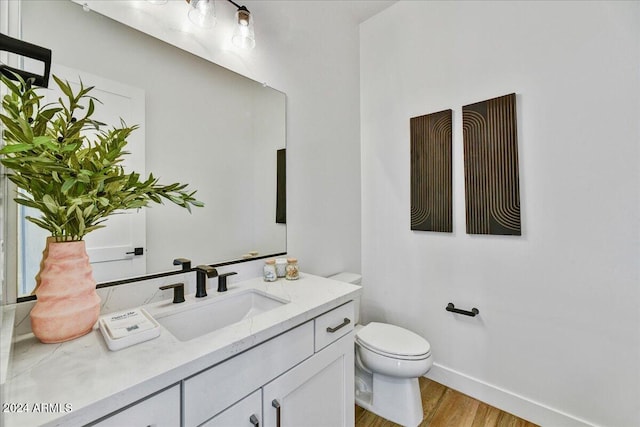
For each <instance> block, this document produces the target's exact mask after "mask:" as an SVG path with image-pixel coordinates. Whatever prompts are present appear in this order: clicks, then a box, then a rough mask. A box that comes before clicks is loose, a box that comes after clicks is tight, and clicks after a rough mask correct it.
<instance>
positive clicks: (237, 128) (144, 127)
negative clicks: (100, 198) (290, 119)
mask: <svg viewBox="0 0 640 427" xmlns="http://www.w3.org/2000/svg"><path fill="white" fill-rule="evenodd" d="M51 16H55V17H56V22H58V24H57V25H58V26H59V28H60V29H61V30H60V31H50V30H48V29H47V28H46V26H42V25H41V23H42V22H46V21H47V20H49V18H50V17H51ZM64 29H68V31H69V32H67V31H65V30H64ZM22 33H23V36H22V38H23V39H24V40H27V41H29V42H31V43H35V44H39V45H41V46H45V47H47V48H50V49H52V51H53V63H54V68H53V69H52V72H53V73H54V74H55V73H57V74H60V75H63V76H64V77H65V78H67V79H68V80H69V81H70V82H72V83H73V81H74V79H76V80H77V79H82V81H83V83H84V84H85V85H95V86H96V93H95V96H96V97H98V98H99V99H100V100H101V101H102V102H103V104H102V105H100V106H99V108H98V113H96V115H98V114H102V116H101V117H102V121H105V122H106V123H109V122H110V121H114V120H117V121H119V119H120V117H121V118H122V119H123V120H125V122H127V124H139V125H140V129H139V130H138V131H136V132H134V139H132V140H130V142H129V151H131V152H132V155H131V156H130V157H131V159H130V162H131V165H129V166H127V167H130V168H131V169H133V170H135V171H137V172H141V171H145V172H146V173H147V174H148V173H150V172H151V173H153V174H154V176H157V177H159V178H160V179H161V181H162V182H183V183H188V184H189V188H191V189H195V190H197V191H198V192H197V193H196V198H197V199H198V200H201V201H202V202H204V203H205V207H204V208H201V209H193V210H192V214H188V213H186V212H185V211H184V210H183V209H180V208H179V207H176V206H171V205H169V204H164V205H155V206H152V207H150V208H147V209H144V210H143V211H141V212H140V213H139V214H138V215H137V216H138V217H137V218H127V215H122V216H119V217H118V218H116V219H115V220H114V219H112V218H110V219H109V220H108V221H107V223H106V224H107V228H105V229H104V230H99V231H96V232H95V236H91V235H89V236H88V239H87V248H88V252H89V253H90V256H91V260H92V263H93V268H94V273H95V278H96V281H98V282H99V283H100V282H107V281H114V280H120V279H124V278H129V277H134V276H140V275H144V274H152V273H159V272H164V271H169V270H176V269H179V267H175V266H173V260H174V259H175V258H180V257H182V258H188V259H191V260H192V263H193V265H196V264H212V263H216V262H223V261H230V260H236V259H242V258H247V257H251V256H263V255H269V254H274V253H281V252H285V251H286V225H285V224H284V223H283V221H282V220H281V219H280V220H278V218H277V215H276V210H277V206H276V205H277V198H278V190H277V176H278V161H277V159H278V157H279V156H278V150H281V149H283V148H284V147H285V95H284V94H283V93H281V92H279V91H276V90H274V89H272V88H269V87H265V86H263V85H262V84H260V83H258V82H255V81H253V80H250V79H247V78H246V77H243V76H241V75H238V74H236V73H233V72H231V71H229V70H227V69H224V68H222V67H219V66H217V65H215V64H213V63H211V62H208V61H206V60H204V59H201V58H198V57H196V56H194V55H191V54H189V53H187V52H184V51H182V50H179V49H177V48H175V47H173V46H170V45H168V44H166V43H164V42H161V41H159V40H156V39H154V38H152V37H149V36H147V35H145V34H143V33H140V32H138V31H135V30H133V29H131V28H128V27H126V26H124V25H122V24H119V23H117V22H115V21H111V20H110V19H108V18H105V17H103V16H100V15H98V14H96V13H84V12H83V11H82V8H81V7H79V6H78V5H75V4H73V3H71V2H24V3H23V10H22ZM71 34H74V35H75V36H71ZM80 34H81V37H80V36H78V35H80ZM78 83H79V80H78ZM48 96H56V95H55V94H54V93H49V94H48ZM136 133H137V134H136ZM280 157H282V158H283V157H284V156H282V155H281V156H280ZM282 167H283V164H282V162H281V168H282ZM281 185H282V182H281ZM281 193H282V189H281ZM280 195H281V196H282V194H280ZM22 215H24V212H23V213H22ZM19 216H20V215H19ZM279 216H280V217H281V216H282V212H280V215H279ZM14 225H15V226H12V227H10V229H9V234H12V235H15V236H18V237H16V238H17V239H18V243H19V249H18V254H19V268H18V273H17V275H18V286H19V292H18V296H22V295H28V294H30V292H31V289H32V288H33V285H34V284H35V280H34V276H35V273H37V270H38V264H39V262H40V259H41V253H42V249H43V248H44V244H45V237H46V233H45V232H43V231H41V230H39V229H37V227H35V226H34V225H33V224H31V223H29V222H26V221H21V220H20V219H18V220H17V221H16V224H14ZM91 238H93V240H92V241H91V242H90V241H89V239H91ZM136 248H143V250H142V254H141V255H136V252H139V250H138V251H136ZM127 252H134V253H133V254H131V253H127Z"/></svg>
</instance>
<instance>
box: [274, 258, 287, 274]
mask: <svg viewBox="0 0 640 427" xmlns="http://www.w3.org/2000/svg"><path fill="white" fill-rule="evenodd" d="M286 274H287V259H286V258H276V275H277V276H278V277H284V276H285V275H286Z"/></svg>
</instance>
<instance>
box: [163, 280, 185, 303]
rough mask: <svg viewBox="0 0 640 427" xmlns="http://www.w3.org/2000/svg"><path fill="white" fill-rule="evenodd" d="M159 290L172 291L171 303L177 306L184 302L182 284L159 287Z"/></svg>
mask: <svg viewBox="0 0 640 427" xmlns="http://www.w3.org/2000/svg"><path fill="white" fill-rule="evenodd" d="M160 289H161V290H163V291H164V290H165V289H173V303H174V304H179V303H181V302H184V283H174V284H173V285H164V286H160Z"/></svg>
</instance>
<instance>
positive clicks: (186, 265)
mask: <svg viewBox="0 0 640 427" xmlns="http://www.w3.org/2000/svg"><path fill="white" fill-rule="evenodd" d="M173 265H181V266H182V271H186V270H191V260H190V259H187V258H176V259H174V260H173Z"/></svg>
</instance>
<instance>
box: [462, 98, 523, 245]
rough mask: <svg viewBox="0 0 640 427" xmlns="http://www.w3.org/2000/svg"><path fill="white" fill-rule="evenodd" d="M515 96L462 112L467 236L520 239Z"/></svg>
mask: <svg viewBox="0 0 640 427" xmlns="http://www.w3.org/2000/svg"><path fill="white" fill-rule="evenodd" d="M516 122H517V120H516V95H515V93H512V94H510V95H505V96H501V97H498V98H493V99H489V100H487V101H482V102H478V103H476V104H471V105H465V106H464V107H462V129H463V136H464V183H465V199H466V219H467V221H466V222H467V234H501V235H517V236H519V235H520V234H521V225H520V189H519V170H518V135H517V126H516Z"/></svg>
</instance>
